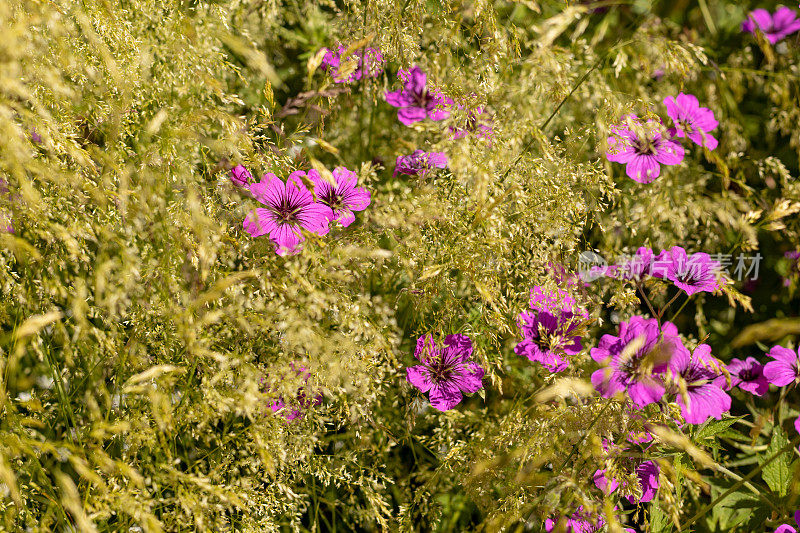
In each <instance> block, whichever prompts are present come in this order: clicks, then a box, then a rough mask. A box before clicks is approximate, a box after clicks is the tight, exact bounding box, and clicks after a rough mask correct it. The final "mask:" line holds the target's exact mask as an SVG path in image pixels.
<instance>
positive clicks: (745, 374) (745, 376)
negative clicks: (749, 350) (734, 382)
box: [739, 368, 758, 381]
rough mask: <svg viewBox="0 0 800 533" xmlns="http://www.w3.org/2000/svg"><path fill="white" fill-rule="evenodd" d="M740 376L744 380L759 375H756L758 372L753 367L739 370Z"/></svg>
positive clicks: (752, 378)
mask: <svg viewBox="0 0 800 533" xmlns="http://www.w3.org/2000/svg"><path fill="white" fill-rule="evenodd" d="M739 377H740V378H741V379H742V380H743V381H752V380H754V379H756V377H758V376H756V373H755V372H754V371H753V369H752V368H745V369H743V370H741V371H740V372H739Z"/></svg>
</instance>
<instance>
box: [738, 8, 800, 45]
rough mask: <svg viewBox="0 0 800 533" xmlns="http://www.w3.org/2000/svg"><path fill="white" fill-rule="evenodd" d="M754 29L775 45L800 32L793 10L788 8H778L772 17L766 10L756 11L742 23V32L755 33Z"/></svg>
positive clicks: (799, 22) (799, 21)
mask: <svg viewBox="0 0 800 533" xmlns="http://www.w3.org/2000/svg"><path fill="white" fill-rule="evenodd" d="M756 28H758V29H759V30H760V31H761V33H763V34H764V36H765V37H766V38H767V40H768V41H769V42H770V43H772V44H775V43H777V42H778V41H780V40H781V39H784V38H785V37H787V36H789V35H791V34H792V33H794V32H796V31H798V30H800V20H798V19H797V13H795V10H794V9H792V8H789V7H779V8H778V10H777V11H775V14H774V15H771V14H770V13H769V11H767V10H766V9H756V10H753V11H752V12H751V13H750V14H749V15H747V20H745V21H744V22H742V31H745V32H748V33H755V31H756Z"/></svg>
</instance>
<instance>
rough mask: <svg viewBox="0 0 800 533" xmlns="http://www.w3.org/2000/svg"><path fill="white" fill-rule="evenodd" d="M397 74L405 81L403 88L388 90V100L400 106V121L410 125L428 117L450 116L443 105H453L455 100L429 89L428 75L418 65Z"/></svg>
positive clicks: (391, 103) (434, 118)
mask: <svg viewBox="0 0 800 533" xmlns="http://www.w3.org/2000/svg"><path fill="white" fill-rule="evenodd" d="M397 75H398V76H399V77H400V79H401V80H403V82H404V85H403V88H402V89H399V90H397V91H394V92H390V91H387V92H386V102H387V103H388V104H389V105H391V106H394V107H397V108H398V110H397V119H398V120H399V121H400V122H402V123H403V124H405V125H406V126H410V125H411V124H413V123H415V122H419V121H421V120H425V119H426V118H429V119H431V120H444V119H446V118H447V117H449V116H450V112H449V111H447V110H445V109H443V107H445V106H449V105H452V104H453V100H451V99H450V98H448V97H446V96H444V95H443V94H442V93H440V92H439V91H430V90H428V88H427V84H428V77H427V76H426V75H425V73H424V72H422V69H420V68H419V67H417V66H415V67H412V68H411V70H408V71H406V70H402V69H401V70H400V71H398V73H397Z"/></svg>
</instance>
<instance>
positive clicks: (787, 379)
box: [764, 346, 800, 387]
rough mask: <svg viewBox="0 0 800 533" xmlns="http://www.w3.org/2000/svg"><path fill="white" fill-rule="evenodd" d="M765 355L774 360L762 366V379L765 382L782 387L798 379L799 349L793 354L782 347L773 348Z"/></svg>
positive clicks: (799, 366) (799, 368)
mask: <svg viewBox="0 0 800 533" xmlns="http://www.w3.org/2000/svg"><path fill="white" fill-rule="evenodd" d="M767 355H768V356H770V357H772V358H773V359H774V361H770V362H769V363H767V364H766V365H764V377H765V378H767V381H769V382H770V383H772V384H773V385H775V386H777V387H783V386H785V385H789V384H790V383H794V382H795V381H796V380H797V379H798V378H800V349H798V351H797V352H795V351H794V350H790V349H789V348H784V347H783V346H773V347H772V349H771V350H770V351H769V352H767Z"/></svg>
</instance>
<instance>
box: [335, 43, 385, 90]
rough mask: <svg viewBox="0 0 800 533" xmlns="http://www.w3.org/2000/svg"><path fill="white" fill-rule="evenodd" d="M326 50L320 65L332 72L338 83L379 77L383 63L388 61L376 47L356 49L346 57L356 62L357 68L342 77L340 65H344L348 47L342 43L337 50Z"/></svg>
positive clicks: (347, 59)
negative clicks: (344, 56) (343, 61)
mask: <svg viewBox="0 0 800 533" xmlns="http://www.w3.org/2000/svg"><path fill="white" fill-rule="evenodd" d="M325 50H326V52H325V56H324V57H323V58H322V63H321V64H320V67H321V68H322V70H325V71H327V72H328V73H330V74H331V76H333V80H334V82H336V83H350V82H353V81H358V80H360V79H362V78H377V77H378V76H380V75H381V73H382V72H383V64H384V63H385V62H386V60H385V59H384V58H383V55H382V54H381V53H380V52H379V51H378V50H376V49H374V48H366V49H362V50H356V51H355V52H353V53H352V54H351V55H350V56H349V57H348V58H346V61H354V62H356V68H355V70H353V71H352V72H351V73H350V74H345V75H344V76H342V77H340V75H339V67H341V65H342V54H344V53H345V51H346V50H347V49H346V48H345V47H344V46H342V45H341V44H340V45H339V46H338V47H337V49H336V50H335V51H334V50H331V49H330V48H326V49H325Z"/></svg>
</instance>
